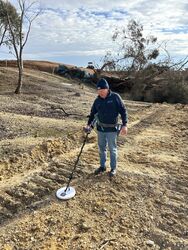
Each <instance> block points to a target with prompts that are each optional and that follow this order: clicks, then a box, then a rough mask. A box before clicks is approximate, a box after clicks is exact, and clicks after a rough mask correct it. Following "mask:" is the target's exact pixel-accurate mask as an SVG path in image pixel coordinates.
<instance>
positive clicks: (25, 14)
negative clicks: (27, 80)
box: [1, 0, 40, 94]
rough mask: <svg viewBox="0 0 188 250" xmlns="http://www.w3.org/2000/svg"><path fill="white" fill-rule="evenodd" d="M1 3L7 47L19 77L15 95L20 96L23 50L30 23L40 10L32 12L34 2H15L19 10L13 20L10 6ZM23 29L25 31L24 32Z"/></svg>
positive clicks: (6, 3)
mask: <svg viewBox="0 0 188 250" xmlns="http://www.w3.org/2000/svg"><path fill="white" fill-rule="evenodd" d="M1 2H2V9H3V12H4V13H5V19H4V25H5V26H6V28H7V29H8V32H9V39H8V45H9V48H11V49H13V51H14V53H13V54H14V55H15V56H16V59H17V66H18V72H19V75H18V85H17V88H16V90H15V93H16V94H20V92H21V88H22V78H23V49H24V47H25V45H26V43H27V41H28V38H29V34H30V31H31V26H32V23H33V21H34V20H35V19H36V18H37V16H38V15H39V14H40V10H39V11H36V10H34V11H33V7H34V5H36V2H32V3H30V2H29V1H27V0H18V1H17V2H18V7H19V8H18V11H17V12H16V14H17V18H13V17H12V15H11V13H10V10H9V5H10V4H9V3H8V2H4V1H1ZM24 28H25V30H26V31H25V32H24ZM4 32H6V31H4ZM3 39H4V38H3Z"/></svg>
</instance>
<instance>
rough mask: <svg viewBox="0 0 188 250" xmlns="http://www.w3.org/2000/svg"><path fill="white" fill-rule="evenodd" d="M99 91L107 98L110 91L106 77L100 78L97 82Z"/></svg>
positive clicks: (101, 95)
mask: <svg viewBox="0 0 188 250" xmlns="http://www.w3.org/2000/svg"><path fill="white" fill-rule="evenodd" d="M97 93H98V95H99V96H100V97H101V98H106V96H107V95H108V93H109V85H108V82H107V81H106V80H105V79H104V78H102V79H100V80H99V81H98V83H97Z"/></svg>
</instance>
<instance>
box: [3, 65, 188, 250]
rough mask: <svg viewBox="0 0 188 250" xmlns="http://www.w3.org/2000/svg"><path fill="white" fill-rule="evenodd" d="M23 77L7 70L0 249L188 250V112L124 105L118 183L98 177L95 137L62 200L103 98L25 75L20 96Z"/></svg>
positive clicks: (43, 77) (64, 83)
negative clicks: (71, 191)
mask: <svg viewBox="0 0 188 250" xmlns="http://www.w3.org/2000/svg"><path fill="white" fill-rule="evenodd" d="M15 78H16V72H15V69H6V68H0V155H1V160H0V225H1V228H0V246H1V247H0V249H19V250H20V249H23V250H25V249H31V250H35V249H75V250H77V249H80V250H81V249H109V250H110V249H111V250H114V249H117V250H119V249H127V250H128V249H130V250H134V249H135V250H136V249H138V250H145V249H146V250H147V249H166V250H167V249H168V250H170V249H173V250H180V249H182V250H186V249H188V183H187V179H188V155H187V152H188V143H187V141H188V129H187V128H188V106H187V105H180V104H177V105H168V104H149V103H138V102H132V101H130V100H129V101H128V100H127V101H126V100H125V103H126V106H127V109H128V113H129V133H128V136H127V137H119V141H118V144H119V165H118V173H117V176H116V177H115V178H114V179H113V180H110V179H109V178H108V175H107V173H104V174H102V175H100V176H98V177H96V176H94V175H93V171H94V169H95V168H96V167H98V151H97V142H96V132H95V131H93V132H92V133H91V134H90V136H89V140H88V142H87V145H86V147H85V148H84V153H83V155H82V157H81V161H80V163H79V166H78V168H77V171H76V174H75V176H74V179H73V181H72V184H71V185H72V186H74V187H75V188H76V192H77V194H76V196H75V198H74V199H72V200H69V201H66V202H64V201H63V202H62V201H59V200H57V199H56V197H55V191H56V190H57V189H58V188H60V187H61V186H64V185H65V184H66V182H67V179H68V177H69V175H70V171H71V170H72V166H73V164H74V162H75V160H76V157H77V155H78V153H79V150H80V146H81V144H82V142H83V138H84V134H83V132H82V127H83V126H84V125H85V123H86V120H87V118H86V115H87V114H88V113H89V111H90V106H91V104H92V102H93V100H94V98H95V95H96V93H95V91H94V90H92V89H90V88H88V87H87V86H81V85H78V84H76V83H75V82H73V83H72V82H67V80H65V79H63V78H60V77H54V76H53V75H50V74H47V73H41V72H37V71H32V70H27V72H26V75H25V79H24V81H25V85H24V88H23V94H22V95H21V96H15V95H13V94H12V92H13V90H14V89H15ZM64 111H66V113H69V114H72V115H69V116H67V115H66V113H65V112H64Z"/></svg>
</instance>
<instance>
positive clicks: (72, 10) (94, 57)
mask: <svg viewBox="0 0 188 250" xmlns="http://www.w3.org/2000/svg"><path fill="white" fill-rule="evenodd" d="M10 2H12V3H13V4H15V3H16V0H11V1H10ZM40 6H41V8H42V14H41V15H40V16H39V17H38V18H37V19H36V20H35V22H34V23H33V26H32V31H31V34H30V37H29V41H28V43H27V46H26V47H25V50H24V59H33V60H50V61H56V62H63V63H68V64H75V65H77V66H86V65H87V62H88V61H93V62H95V63H96V64H100V59H101V58H102V57H103V56H104V55H105V53H106V52H107V51H109V50H113V49H115V44H114V43H113V42H112V39H111V37H112V34H113V31H114V30H115V28H116V27H119V28H120V27H126V25H127V23H128V21H129V20H130V19H135V20H136V21H139V22H140V23H141V24H142V25H143V26H144V32H145V34H146V35H148V34H152V35H154V36H156V37H157V38H158V42H159V43H161V42H165V43H166V48H167V50H168V51H169V53H170V55H171V57H172V58H173V59H174V60H177V59H179V58H184V57H185V56H187V55H188V15H187V13H188V1H187V0H178V1H177V0H158V1H156V0H150V1H148V0H147V1H146V0H127V1H126V0H116V1H115V0H103V1H101V0H91V1H90V0H71V1H70V0H62V1H61V0H53V1H52V0H41V1H40ZM161 52H162V53H163V51H161ZM11 57H12V56H11V55H9V54H7V51H6V50H5V49H3V50H2V48H1V49H0V59H4V58H11Z"/></svg>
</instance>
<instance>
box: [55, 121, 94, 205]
mask: <svg viewBox="0 0 188 250" xmlns="http://www.w3.org/2000/svg"><path fill="white" fill-rule="evenodd" d="M95 124H96V120H95V119H94V121H93V123H92V124H91V127H90V128H84V132H85V133H86V136H85V138H84V141H83V144H82V146H81V149H80V152H79V154H78V157H77V159H76V161H75V164H74V167H73V170H72V173H71V175H70V177H69V180H68V183H67V186H66V187H62V188H60V189H58V190H57V192H56V196H57V198H58V199H61V200H69V199H71V198H73V197H74V196H75V194H76V190H75V189H74V188H73V187H70V186H69V185H70V182H71V180H72V178H73V174H74V172H75V170H76V167H77V165H78V162H79V160H80V156H81V154H82V151H83V148H84V146H85V144H86V141H87V138H88V135H89V134H90V133H91V131H92V129H93V128H94V126H95Z"/></svg>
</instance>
